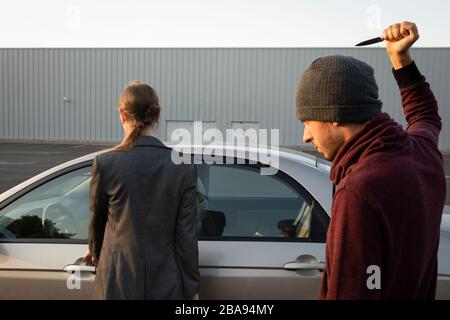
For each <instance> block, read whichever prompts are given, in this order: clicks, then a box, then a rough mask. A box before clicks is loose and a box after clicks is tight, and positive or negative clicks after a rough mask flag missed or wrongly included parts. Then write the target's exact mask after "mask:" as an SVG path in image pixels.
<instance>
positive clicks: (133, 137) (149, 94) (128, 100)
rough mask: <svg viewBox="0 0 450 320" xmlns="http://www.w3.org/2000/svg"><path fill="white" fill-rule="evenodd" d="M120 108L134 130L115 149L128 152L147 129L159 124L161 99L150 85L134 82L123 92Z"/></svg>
mask: <svg viewBox="0 0 450 320" xmlns="http://www.w3.org/2000/svg"><path fill="white" fill-rule="evenodd" d="M118 108H119V109H120V110H122V112H123V113H125V116H126V121H131V123H132V130H131V132H130V133H129V134H128V135H127V136H126V137H125V138H124V139H123V140H122V142H121V143H120V144H119V145H117V146H116V147H115V148H114V149H115V150H119V151H128V150H130V149H132V148H133V147H134V146H135V145H136V141H137V139H138V138H139V136H140V135H141V133H142V130H144V128H145V127H147V126H155V125H156V124H157V123H158V121H159V115H160V113H161V108H160V106H159V98H158V95H157V94H156V92H155V90H154V89H153V88H152V87H150V86H149V85H147V84H145V83H143V82H140V81H133V82H131V83H129V84H128V85H127V86H126V87H125V89H124V90H123V92H122V94H121V96H120V98H119V103H118Z"/></svg>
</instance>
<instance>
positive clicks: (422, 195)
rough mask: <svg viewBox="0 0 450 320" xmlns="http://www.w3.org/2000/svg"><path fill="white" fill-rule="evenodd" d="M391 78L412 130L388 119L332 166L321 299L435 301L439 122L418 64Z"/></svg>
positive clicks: (441, 181) (440, 198)
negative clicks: (330, 198) (330, 204)
mask: <svg viewBox="0 0 450 320" xmlns="http://www.w3.org/2000/svg"><path fill="white" fill-rule="evenodd" d="M393 72H394V76H395V78H396V80H397V83H398V85H399V87H400V92H401V97H402V104H403V110H404V114H405V117H406V120H407V122H408V126H407V128H406V130H404V129H403V128H402V127H401V126H400V125H399V124H397V123H396V122H395V121H394V120H392V119H391V118H390V117H389V116H388V115H387V114H386V113H383V114H381V115H379V116H377V117H376V118H374V119H372V120H370V121H368V122H367V123H365V125H364V127H363V128H362V129H361V130H360V131H359V132H358V133H357V134H356V135H355V136H353V137H352V138H351V139H350V140H349V141H348V142H346V143H345V144H344V146H343V147H342V148H341V149H340V150H339V152H338V153H337V155H336V157H335V159H334V160H333V164H332V167H331V174H330V175H331V179H332V180H333V182H334V184H335V185H336V191H335V193H334V199H333V206H332V217H331V222H330V226H329V230H328V234H327V247H326V267H325V272H324V277H323V279H322V286H321V292H320V294H319V298H320V299H434V296H435V292H436V279H437V251H438V245H439V229H440V223H441V215H442V211H443V207H444V203H445V187H446V182H445V175H444V169H443V160H442V155H441V153H440V152H439V150H438V136H439V132H440V130H441V118H440V117H439V115H438V108H437V102H436V100H435V98H434V96H433V93H432V92H431V90H430V86H429V84H428V83H427V82H425V78H424V77H423V76H421V74H420V72H419V70H418V69H417V67H416V65H415V63H414V62H413V63H411V64H410V65H408V66H407V67H404V68H402V69H399V70H395V71H393ZM374 266H375V267H374ZM377 268H379V269H377ZM377 275H379V276H380V277H379V279H380V282H379V284H380V285H381V286H378V284H377V280H376V278H375V277H377ZM368 282H369V285H368ZM369 288H371V289H369Z"/></svg>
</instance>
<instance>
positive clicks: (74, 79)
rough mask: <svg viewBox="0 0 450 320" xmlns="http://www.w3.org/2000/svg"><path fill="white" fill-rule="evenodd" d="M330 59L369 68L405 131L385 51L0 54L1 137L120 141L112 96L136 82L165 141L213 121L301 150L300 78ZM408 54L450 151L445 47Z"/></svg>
mask: <svg viewBox="0 0 450 320" xmlns="http://www.w3.org/2000/svg"><path fill="white" fill-rule="evenodd" d="M337 53H339V54H344V55H351V56H354V57H356V58H359V59H361V60H363V61H366V62H367V63H369V64H370V65H372V66H373V67H374V69H375V73H376V78H377V81H378V85H379V87H380V97H381V99H382V100H383V102H384V106H383V108H384V111H386V112H388V113H389V114H391V115H392V116H393V117H394V118H395V119H396V120H397V121H399V122H400V123H402V124H404V123H405V122H404V120H403V115H402V111H401V107H400V96H399V93H398V89H397V87H396V85H395V82H394V80H393V77H392V74H391V67H390V63H389V61H388V58H387V56H386V54H385V50H384V49H382V48H362V49H361V48H355V49H354V48H348V49H332V48H325V49H319V48H311V49H306V48H286V49H283V48H274V49H220V48H217V49H214V48H212V49H155V48H139V49H0V60H1V63H0V75H1V79H0V80H1V84H0V117H1V119H0V139H40V140H80V141H81V140H90V141H118V140H120V139H121V137H122V131H121V127H120V124H119V120H118V117H117V113H116V109H115V107H116V101H117V98H118V96H119V94H120V92H121V90H122V88H123V87H124V86H125V85H126V84H127V83H128V82H129V81H130V80H134V79H139V80H142V81H144V82H147V83H149V84H150V85H151V86H153V87H155V88H156V89H157V90H158V91H159V93H160V97H161V105H162V107H163V113H162V118H161V123H160V136H161V138H162V139H166V138H167V137H166V121H191V120H204V121H212V122H216V124H217V126H218V128H219V129H221V130H225V129H226V128H231V126H232V122H234V121H244V122H258V125H259V128H268V129H270V128H279V129H280V139H281V144H283V145H300V144H301V135H302V130H303V128H302V125H301V124H300V123H299V122H298V121H297V120H296V119H295V99H294V97H295V87H296V83H297V80H298V77H299V75H300V74H301V73H302V72H303V70H304V69H305V68H306V67H307V66H308V65H309V64H310V63H311V62H312V61H313V60H314V59H315V58H317V57H318V56H322V55H329V54H337ZM413 56H414V58H415V60H416V62H417V64H418V66H419V68H420V69H421V71H422V72H423V73H424V74H425V75H426V76H427V78H428V81H429V82H430V83H431V86H432V88H433V90H434V93H435V95H436V96H437V99H438V101H439V104H440V113H441V117H442V119H443V122H444V126H443V131H442V133H441V140H440V148H441V150H444V151H449V150H450V93H449V83H450V67H449V66H450V49H448V48H442V49H438V48H420V49H414V50H413ZM63 97H67V98H69V99H70V101H68V102H66V101H64V99H63Z"/></svg>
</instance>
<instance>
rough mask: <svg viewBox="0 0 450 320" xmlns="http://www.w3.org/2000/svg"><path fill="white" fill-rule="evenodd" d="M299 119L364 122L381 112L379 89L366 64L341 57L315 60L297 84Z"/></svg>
mask: <svg viewBox="0 0 450 320" xmlns="http://www.w3.org/2000/svg"><path fill="white" fill-rule="evenodd" d="M296 104H297V118H298V119H299V120H302V121H305V120H317V121H326V122H341V123H354V122H365V121H367V120H370V119H372V118H373V117H375V116H376V115H378V114H380V113H381V105H382V103H381V101H380V100H379V99H378V86H377V84H376V82H375V78H374V74H373V69H372V67H371V66H369V65H368V64H367V63H364V62H362V61H359V60H357V59H355V58H352V57H345V56H341V55H335V56H326V57H321V58H319V59H317V60H315V61H314V62H313V63H312V64H311V65H310V66H309V67H308V69H306V71H305V72H304V73H303V75H302V77H301V78H300V81H299V82H298V85H297V97H296Z"/></svg>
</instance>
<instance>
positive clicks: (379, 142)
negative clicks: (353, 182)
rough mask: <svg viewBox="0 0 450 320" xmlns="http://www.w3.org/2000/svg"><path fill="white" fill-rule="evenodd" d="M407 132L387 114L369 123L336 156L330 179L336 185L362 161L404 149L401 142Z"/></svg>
mask: <svg viewBox="0 0 450 320" xmlns="http://www.w3.org/2000/svg"><path fill="white" fill-rule="evenodd" d="M404 134H405V132H404V130H403V128H402V127H401V126H400V125H399V124H398V123H396V122H395V121H394V120H393V119H391V117H390V116H389V115H388V114H387V113H382V114H381V115H379V116H377V117H375V118H373V119H372V120H369V121H367V122H366V123H365V124H364V126H363V128H362V129H361V130H360V131H359V132H358V133H356V134H355V135H354V136H353V137H351V139H350V140H349V141H347V142H346V143H345V144H344V145H343V146H342V147H341V149H339V151H338V153H337V154H336V156H335V158H334V160H333V163H332V165H331V171H330V178H331V180H332V181H333V182H334V184H335V185H338V184H339V182H340V181H341V180H342V179H343V178H344V177H345V176H347V175H348V174H350V172H351V171H352V167H353V166H354V165H355V164H356V163H358V162H359V161H360V160H363V159H365V158H367V157H368V156H370V155H372V154H374V153H376V152H379V151H380V150H387V149H391V148H396V147H397V148H398V150H401V149H403V148H404V144H403V143H401V140H402V138H403V136H404Z"/></svg>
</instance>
